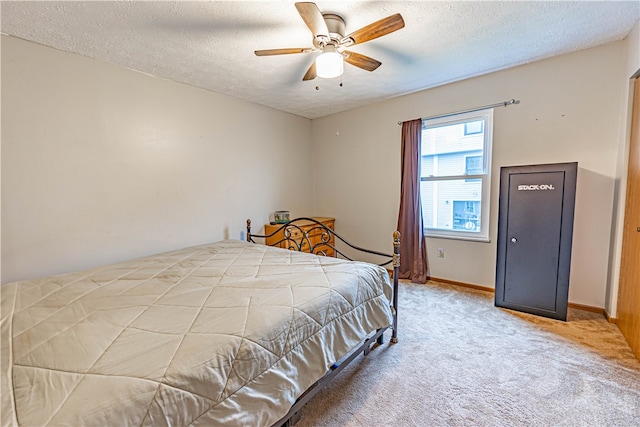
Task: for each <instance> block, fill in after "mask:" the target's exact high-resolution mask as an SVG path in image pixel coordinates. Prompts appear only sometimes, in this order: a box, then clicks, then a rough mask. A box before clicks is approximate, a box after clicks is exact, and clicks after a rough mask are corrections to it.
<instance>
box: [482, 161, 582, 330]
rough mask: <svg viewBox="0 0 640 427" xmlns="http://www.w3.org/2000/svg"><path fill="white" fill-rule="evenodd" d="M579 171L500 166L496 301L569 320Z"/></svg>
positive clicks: (568, 166)
mask: <svg viewBox="0 0 640 427" xmlns="http://www.w3.org/2000/svg"><path fill="white" fill-rule="evenodd" d="M577 171H578V164H577V163H556V164H544V165H528V166H510V167H502V168H501V169H500V203H499V213H498V247H497V263H496V287H495V290H496V293H495V305H496V306H498V307H504V308H509V309H513V310H518V311H523V312H527V313H532V314H537V315H541V316H545V317H550V318H553V319H560V320H566V318H567V303H568V297H569V272H570V266H571V243H572V235H573V214H574V205H575V194H576V179H577Z"/></svg>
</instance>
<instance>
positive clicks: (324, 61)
mask: <svg viewBox="0 0 640 427" xmlns="http://www.w3.org/2000/svg"><path fill="white" fill-rule="evenodd" d="M343 71H344V62H343V57H342V54H341V53H339V52H338V51H337V50H336V47H335V46H333V45H330V44H328V45H326V46H325V47H324V48H323V49H322V54H320V55H318V57H317V58H316V73H317V75H318V77H322V78H323V79H332V78H334V77H339V76H341V75H342V72H343Z"/></svg>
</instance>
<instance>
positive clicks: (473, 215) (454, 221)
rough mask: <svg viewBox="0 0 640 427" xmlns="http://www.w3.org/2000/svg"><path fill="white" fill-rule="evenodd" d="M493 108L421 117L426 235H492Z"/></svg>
mask: <svg viewBox="0 0 640 427" xmlns="http://www.w3.org/2000/svg"><path fill="white" fill-rule="evenodd" d="M492 121H493V110H483V111H479V112H473V113H466V114H459V115H456V116H450V117H446V118H440V119H432V120H423V121H422V159H421V165H420V170H421V174H420V196H421V199H422V216H423V221H424V227H425V235H426V236H429V237H449V238H456V239H468V240H481V241H487V240H488V239H489V188H490V187H491V185H490V182H489V181H490V178H491V174H490V171H491V143H492V134H491V129H492Z"/></svg>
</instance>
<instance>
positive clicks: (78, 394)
mask: <svg viewBox="0 0 640 427" xmlns="http://www.w3.org/2000/svg"><path fill="white" fill-rule="evenodd" d="M0 291H1V296H2V314H1V316H2V324H1V334H2V342H1V345H2V346H1V352H2V365H1V369H2V373H1V375H2V390H1V392H2V393H1V394H2V418H1V421H2V425H22V426H44V425H72V426H79V425H100V426H125V425H153V426H163V425H173V426H175V425H209V426H210V425H216V426H224V425H234V426H236V425H252V426H268V425H271V424H273V423H274V422H276V421H278V420H279V419H280V418H281V417H283V416H284V415H285V414H286V413H287V412H288V410H289V408H290V407H291V405H292V404H293V403H294V402H295V400H296V399H297V398H298V397H299V396H300V395H301V394H302V393H303V392H304V391H305V390H306V389H307V388H308V387H310V386H311V385H312V384H313V383H315V382H316V381H317V380H318V379H320V378H321V377H322V376H323V375H325V374H326V372H327V371H328V369H329V368H330V367H331V365H332V364H333V363H334V362H336V361H337V360H339V359H340V358H341V357H343V356H344V355H346V354H347V353H348V352H349V350H351V349H352V348H354V347H355V346H356V345H357V344H358V343H359V342H360V341H361V340H362V339H364V338H365V337H366V335H367V334H368V333H370V332H371V331H374V330H376V329H378V328H382V327H385V326H388V325H390V324H391V322H392V314H391V309H390V307H389V301H391V293H392V287H391V285H390V282H389V276H388V274H387V272H386V270H385V269H383V268H382V267H378V266H375V265H372V264H368V263H360V262H349V261H344V260H340V259H336V258H328V257H318V256H315V255H311V254H306V253H300V252H293V251H289V250H285V249H279V248H272V247H268V246H264V245H257V244H251V243H246V242H241V241H235V240H225V241H222V242H216V243H212V244H206V245H201V246H196V247H191V248H186V249H181V250H177V251H172V252H169V253H164V254H159V255H154V256H150V257H145V258H141V259H136V260H132V261H128V262H122V263H118V264H114V265H110V266H106V267H101V268H95V269H91V270H87V271H83V272H77V273H70V274H64V275H58V276H52V277H49V278H44V279H39V280H29V281H22V282H15V283H10V284H6V285H2V286H1V287H0Z"/></svg>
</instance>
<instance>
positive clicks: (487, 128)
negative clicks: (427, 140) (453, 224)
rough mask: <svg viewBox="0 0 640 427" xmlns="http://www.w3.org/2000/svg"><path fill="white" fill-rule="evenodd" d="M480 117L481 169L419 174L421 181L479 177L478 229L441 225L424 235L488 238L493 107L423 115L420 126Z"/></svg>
mask: <svg viewBox="0 0 640 427" xmlns="http://www.w3.org/2000/svg"><path fill="white" fill-rule="evenodd" d="M481 119H484V120H485V124H484V144H483V158H484V162H483V166H484V173H482V174H475V175H467V174H463V175H445V176H431V177H426V176H425V177H420V182H423V181H426V182H434V181H453V180H468V179H480V180H481V182H482V194H481V196H480V202H481V208H480V210H481V216H480V230H478V231H473V232H469V231H456V230H448V229H447V230H445V229H441V228H428V227H425V229H424V234H425V236H426V237H437V238H447V239H458V240H471V241H481V242H489V218H490V213H491V211H490V204H491V198H490V197H491V149H492V145H493V108H490V109H486V110H480V111H474V112H471V113H462V114H457V115H455V116H449V117H442V118H436V119H426V120H423V126H426V127H440V126H444V125H454V124H458V123H464V122H469V121H474V120H481ZM436 159H437V158H436ZM420 170H422V167H421V168H420ZM434 209H437V207H436V206H434Z"/></svg>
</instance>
